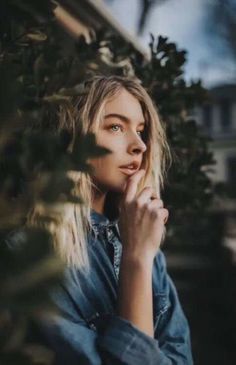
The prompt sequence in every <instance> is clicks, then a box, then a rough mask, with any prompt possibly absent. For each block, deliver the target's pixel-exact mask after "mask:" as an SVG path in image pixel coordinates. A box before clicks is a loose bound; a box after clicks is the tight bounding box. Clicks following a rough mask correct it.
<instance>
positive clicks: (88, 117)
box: [27, 76, 171, 269]
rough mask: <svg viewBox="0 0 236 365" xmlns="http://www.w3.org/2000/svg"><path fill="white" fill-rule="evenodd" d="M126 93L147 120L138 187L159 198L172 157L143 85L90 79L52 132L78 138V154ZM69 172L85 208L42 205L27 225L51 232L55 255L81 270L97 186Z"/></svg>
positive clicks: (86, 262)
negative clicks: (108, 110) (109, 105)
mask: <svg viewBox="0 0 236 365" xmlns="http://www.w3.org/2000/svg"><path fill="white" fill-rule="evenodd" d="M122 89H125V90H127V91H128V92H129V93H130V94H131V95H133V96H134V97H135V98H136V99H137V100H138V101H139V103H140V105H141V108H142V111H143V115H144V118H145V137H144V138H145V144H146V146H147V149H146V151H145V153H144V155H143V161H142V168H144V169H145V171H146V173H145V176H144V177H143V178H142V180H141V182H140V184H139V187H138V192H140V191H141V190H142V189H143V188H144V186H145V185H146V184H147V182H148V185H149V186H150V185H151V186H152V187H153V189H154V190H155V192H156V194H157V195H158V196H160V190H161V187H163V183H164V179H165V176H166V170H167V167H168V165H169V164H170V161H171V155H170V150H169V146H168V143H167V139H166V133H165V129H164V127H163V125H162V124H161V122H160V119H159V117H158V113H157V110H156V107H155V106H154V104H153V102H152V100H151V98H150V96H149V95H148V93H147V92H146V90H145V89H144V88H143V86H142V85H141V84H140V82H139V81H136V80H133V79H128V78H126V77H121V76H95V77H93V78H91V79H89V80H87V81H86V82H84V86H83V88H82V91H81V93H80V95H79V96H76V97H73V98H71V100H70V103H69V105H67V106H61V107H60V110H59V116H58V119H57V121H56V122H55V121H54V125H53V126H52V129H53V130H54V131H56V133H60V131H62V130H66V131H68V132H69V133H70V134H71V135H72V136H73V137H72V141H71V143H70V146H69V147H68V148H69V150H70V151H73V147H74V143H75V139H76V138H78V137H79V136H84V135H86V134H88V133H91V132H92V133H95V135H96V131H97V130H98V128H99V126H100V123H101V122H102V120H103V117H104V109H105V108H104V107H105V104H106V103H107V102H108V101H110V100H111V99H113V98H115V97H116V96H117V95H118V93H119V92H120V91H121V90H122ZM55 123H56V124H55ZM69 173H70V175H71V176H72V177H73V178H74V180H75V181H76V182H75V194H76V195H78V196H79V197H82V198H83V202H84V203H83V204H72V203H65V204H52V205H46V204H44V203H42V202H41V203H39V202H38V203H37V204H35V206H34V208H33V209H32V211H31V212H30V214H29V215H28V221H27V222H28V225H31V226H32V225H33V226H44V227H45V228H47V229H49V231H50V232H51V233H52V235H53V242H54V248H55V251H56V252H57V253H58V254H59V256H60V257H61V258H62V260H63V261H64V262H65V263H66V264H68V265H70V266H74V267H76V268H78V269H88V268H89V260H88V250H87V240H88V234H89V232H90V231H91V229H92V223H91V217H90V213H91V209H92V194H93V182H92V178H91V176H90V174H89V173H87V172H86V173H85V172H69ZM111 196H112V193H111V194H107V198H106V200H107V201H106V203H107V206H109V209H110V212H112V210H113V211H116V212H117V210H116V209H117V206H115V205H116V203H115V202H116V200H115V199H111ZM111 216H112V214H111ZM113 216H114V215H113ZM45 218H47V219H45Z"/></svg>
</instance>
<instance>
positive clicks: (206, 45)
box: [106, 0, 234, 87]
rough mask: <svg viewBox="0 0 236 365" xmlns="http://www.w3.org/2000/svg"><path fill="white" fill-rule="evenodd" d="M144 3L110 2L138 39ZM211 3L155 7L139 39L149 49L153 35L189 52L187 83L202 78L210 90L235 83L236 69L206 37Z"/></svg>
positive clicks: (190, 0) (181, 0)
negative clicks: (140, 16)
mask: <svg viewBox="0 0 236 365" xmlns="http://www.w3.org/2000/svg"><path fill="white" fill-rule="evenodd" d="M139 1H140V0H116V1H112V0H107V1H106V3H107V5H108V6H109V8H110V11H111V13H112V14H113V15H114V16H115V18H116V19H117V20H118V21H119V22H120V23H121V25H123V27H124V28H125V29H126V30H127V31H129V32H130V33H131V34H132V35H136V29H137V21H138V17H139V11H138V3H139ZM207 1H210V0H167V1H166V2H164V3H163V4H161V5H159V6H158V7H157V6H156V7H154V8H153V9H152V11H151V15H150V17H149V19H148V21H147V25H146V28H145V31H144V32H143V34H142V36H141V37H139V41H140V42H141V43H142V45H143V46H144V47H148V43H149V40H150V33H153V35H154V36H158V35H162V36H167V37H168V38H169V40H170V41H171V42H175V43H177V46H178V48H179V49H185V50H187V52H188V55H187V63H186V66H185V78H186V80H188V81H189V80H191V79H193V80H197V79H198V78H201V79H202V81H203V84H204V85H205V86H206V87H211V86H215V85H219V84H222V83H229V82H232V79H233V77H234V72H233V69H234V65H233V64H232V63H231V62H230V61H227V62H226V59H225V57H222V54H219V52H218V53H217V52H216V51H215V50H216V47H215V48H214V47H213V41H211V43H210V37H209V35H208V36H207V34H206V30H205V29H206V27H205V25H206V23H207V22H208V19H207V12H206V8H205V6H206V3H207Z"/></svg>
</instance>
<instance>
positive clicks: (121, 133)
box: [89, 89, 146, 192]
mask: <svg viewBox="0 0 236 365" xmlns="http://www.w3.org/2000/svg"><path fill="white" fill-rule="evenodd" d="M104 112H105V113H104V119H103V122H102V123H101V124H100V126H99V129H98V132H97V133H96V138H97V144H98V145H100V146H102V147H106V148H108V149H109V150H110V151H111V153H109V154H107V155H105V156H103V157H99V158H95V159H90V160H89V163H90V164H91V165H92V166H93V168H94V172H93V181H94V183H95V184H96V186H97V187H98V188H99V189H100V190H101V191H102V192H108V191H115V192H122V191H124V188H125V185H126V181H127V179H128V177H129V176H131V175H132V174H134V173H135V172H136V171H137V170H139V169H140V166H141V163H142V160H143V154H144V152H145V151H146V145H145V143H144V142H143V140H142V134H143V132H144V127H145V120H144V116H143V112H142V108H141V105H140V103H139V101H138V100H137V99H136V98H135V97H134V96H133V95H131V94H130V93H129V92H128V91H126V90H125V89H122V90H121V91H120V92H119V93H118V95H117V96H115V97H114V98H113V99H112V100H111V101H109V102H107V103H106V105H105V111H104Z"/></svg>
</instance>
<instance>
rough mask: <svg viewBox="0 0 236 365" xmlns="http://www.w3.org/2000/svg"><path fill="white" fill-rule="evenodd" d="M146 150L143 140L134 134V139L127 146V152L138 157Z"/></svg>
mask: <svg viewBox="0 0 236 365" xmlns="http://www.w3.org/2000/svg"><path fill="white" fill-rule="evenodd" d="M146 150H147V146H146V144H145V143H144V142H143V140H142V139H141V138H140V137H139V136H137V134H136V133H135V135H134V137H133V138H132V139H131V140H130V143H129V145H128V152H129V153H130V154H132V155H139V154H141V153H144V152H145V151H146Z"/></svg>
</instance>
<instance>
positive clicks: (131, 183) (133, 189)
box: [124, 169, 145, 202]
mask: <svg viewBox="0 0 236 365" xmlns="http://www.w3.org/2000/svg"><path fill="white" fill-rule="evenodd" d="M144 174H145V170H144V169H141V170H138V171H137V172H136V173H135V174H134V175H132V176H131V177H130V178H129V179H128V181H127V185H126V188H125V192H124V194H125V196H124V200H125V201H126V202H131V201H132V200H133V199H134V198H135V195H136V193H137V188H138V183H139V181H140V180H141V178H142V177H143V176H144Z"/></svg>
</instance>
